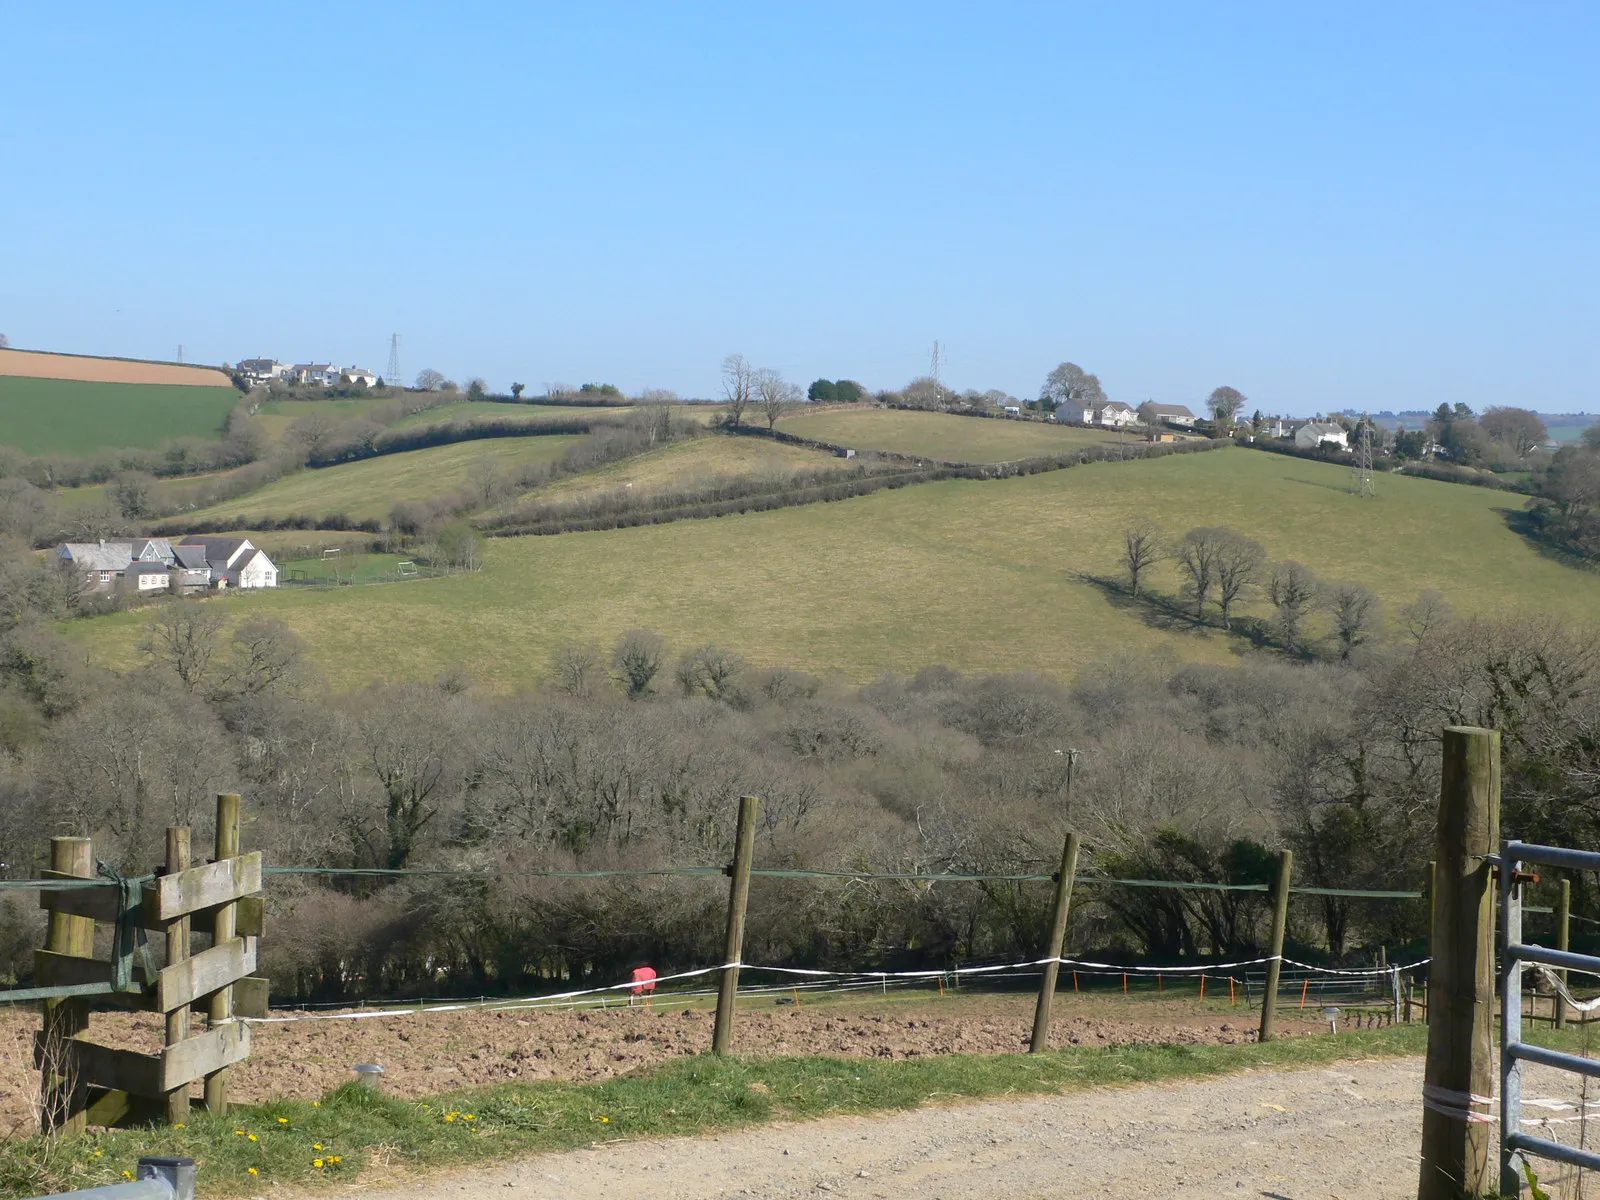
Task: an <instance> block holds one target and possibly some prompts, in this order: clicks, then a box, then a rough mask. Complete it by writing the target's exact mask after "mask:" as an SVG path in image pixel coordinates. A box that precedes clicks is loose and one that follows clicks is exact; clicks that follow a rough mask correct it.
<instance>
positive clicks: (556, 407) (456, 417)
mask: <svg viewBox="0 0 1600 1200" xmlns="http://www.w3.org/2000/svg"><path fill="white" fill-rule="evenodd" d="M628 411H630V410H629V409H626V408H622V407H618V406H602V405H593V406H589V405H579V404H508V403H506V402H505V401H503V400H502V401H496V400H462V401H460V402H458V403H456V404H441V405H440V406H439V407H438V408H430V409H428V410H427V411H426V412H419V413H412V414H411V415H410V416H409V417H406V418H405V419H403V420H401V421H397V422H396V423H395V424H394V426H393V428H395V429H414V428H415V427H416V426H418V425H441V424H445V423H448V422H450V421H471V420H477V419H479V418H491V419H493V420H496V421H504V420H508V419H512V420H514V419H518V418H524V417H525V418H527V419H528V420H530V421H534V420H543V421H559V420H562V419H565V418H570V417H589V416H594V415H596V414H598V413H625V412H628Z"/></svg>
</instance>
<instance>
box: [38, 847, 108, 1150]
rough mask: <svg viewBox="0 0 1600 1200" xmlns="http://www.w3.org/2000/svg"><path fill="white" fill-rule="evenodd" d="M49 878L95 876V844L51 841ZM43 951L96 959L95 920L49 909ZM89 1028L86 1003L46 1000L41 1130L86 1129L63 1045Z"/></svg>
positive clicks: (79, 1086)
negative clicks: (48, 921) (48, 920)
mask: <svg viewBox="0 0 1600 1200" xmlns="http://www.w3.org/2000/svg"><path fill="white" fill-rule="evenodd" d="M50 877H51V878H55V879H62V878H73V879H93V878H94V877H95V875H94V845H93V843H92V842H91V841H90V840H89V839H88V838H79V837H58V838H51V839H50ZM44 945H45V949H46V950H47V951H49V952H51V953H54V954H69V955H72V956H73V957H74V958H93V957H94V918H93V917H78V916H71V915H69V914H68V913H64V912H55V911H52V912H51V913H50V923H49V927H48V930H47V932H46V934H45V943H44ZM88 1027H89V1002H88V1001H87V1000H85V999H82V998H81V997H77V996H70V997H66V998H63V999H57V1000H46V1001H45V1002H44V1033H43V1036H42V1037H41V1038H40V1043H39V1053H40V1063H39V1065H40V1068H41V1071H42V1075H41V1077H40V1092H41V1100H42V1102H43V1103H42V1104H41V1109H40V1114H39V1123H40V1126H41V1128H42V1131H43V1132H44V1133H82V1132H83V1130H84V1129H85V1128H86V1127H87V1124H88V1120H87V1109H88V1097H89V1086H88V1081H87V1080H85V1079H83V1078H82V1074H81V1072H80V1071H79V1070H78V1068H77V1065H76V1060H75V1059H74V1058H73V1056H72V1054H71V1053H70V1052H69V1050H68V1046H67V1043H68V1042H69V1041H71V1040H72V1037H73V1035H74V1034H78V1033H82V1032H83V1031H84V1030H85V1029H87V1028H88Z"/></svg>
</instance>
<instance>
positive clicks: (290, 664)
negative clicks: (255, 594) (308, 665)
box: [222, 617, 304, 696]
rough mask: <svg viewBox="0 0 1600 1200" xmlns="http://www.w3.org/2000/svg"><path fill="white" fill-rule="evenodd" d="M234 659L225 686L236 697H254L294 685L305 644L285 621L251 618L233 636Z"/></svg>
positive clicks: (240, 625)
mask: <svg viewBox="0 0 1600 1200" xmlns="http://www.w3.org/2000/svg"><path fill="white" fill-rule="evenodd" d="M228 640H229V641H230V642H231V643H232V652H233V653H232V660H231V661H230V662H229V663H227V665H226V666H225V667H224V668H223V681H222V687H223V689H224V690H225V691H226V692H229V693H231V694H233V695H236V696H253V695H256V694H258V693H260V692H268V691H273V690H275V689H277V688H280V687H284V686H285V685H288V684H290V683H291V682H292V681H293V680H294V678H295V676H296V675H297V674H298V673H299V671H300V667H301V660H302V659H303V657H304V645H303V644H302V643H301V641H300V639H299V638H298V637H296V636H295V635H294V633H293V632H292V631H291V630H290V629H289V627H288V626H287V625H285V624H284V623H283V622H282V621H272V620H268V619H267V618H265V617H249V618H247V619H245V620H244V621H242V622H240V624H239V626H238V628H237V629H235V630H234V631H233V636H232V637H231V638H229V639H228Z"/></svg>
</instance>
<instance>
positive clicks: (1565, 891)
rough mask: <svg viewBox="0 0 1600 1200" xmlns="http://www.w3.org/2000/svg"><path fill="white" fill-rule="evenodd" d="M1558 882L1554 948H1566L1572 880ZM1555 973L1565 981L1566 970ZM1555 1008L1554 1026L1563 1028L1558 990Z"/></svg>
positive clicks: (1562, 1006)
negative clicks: (1559, 884) (1559, 888)
mask: <svg viewBox="0 0 1600 1200" xmlns="http://www.w3.org/2000/svg"><path fill="white" fill-rule="evenodd" d="M1560 882H1561V890H1560V891H1559V892H1557V893H1556V949H1557V950H1567V949H1570V948H1571V947H1570V945H1569V942H1568V939H1569V937H1570V935H1571V932H1572V880H1570V879H1563V880H1561V881H1560ZM1557 974H1558V975H1559V976H1560V977H1561V982H1562V983H1566V981H1567V973H1566V971H1565V970H1561V971H1558V972H1557ZM1555 1008H1556V1028H1557V1029H1565V1028H1566V1027H1567V1004H1566V1001H1564V1000H1563V999H1562V998H1561V993H1560V992H1557V993H1556V994H1555Z"/></svg>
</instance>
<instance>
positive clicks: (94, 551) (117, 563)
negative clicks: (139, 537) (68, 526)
mask: <svg viewBox="0 0 1600 1200" xmlns="http://www.w3.org/2000/svg"><path fill="white" fill-rule="evenodd" d="M56 553H57V554H58V555H60V557H61V560H62V561H63V562H70V563H71V564H72V565H73V566H75V567H78V568H79V569H80V570H84V571H125V570H127V569H128V564H129V563H131V562H132V561H133V543H132V542H63V543H62V544H61V546H60V548H59V549H58V550H57V551H56Z"/></svg>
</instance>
